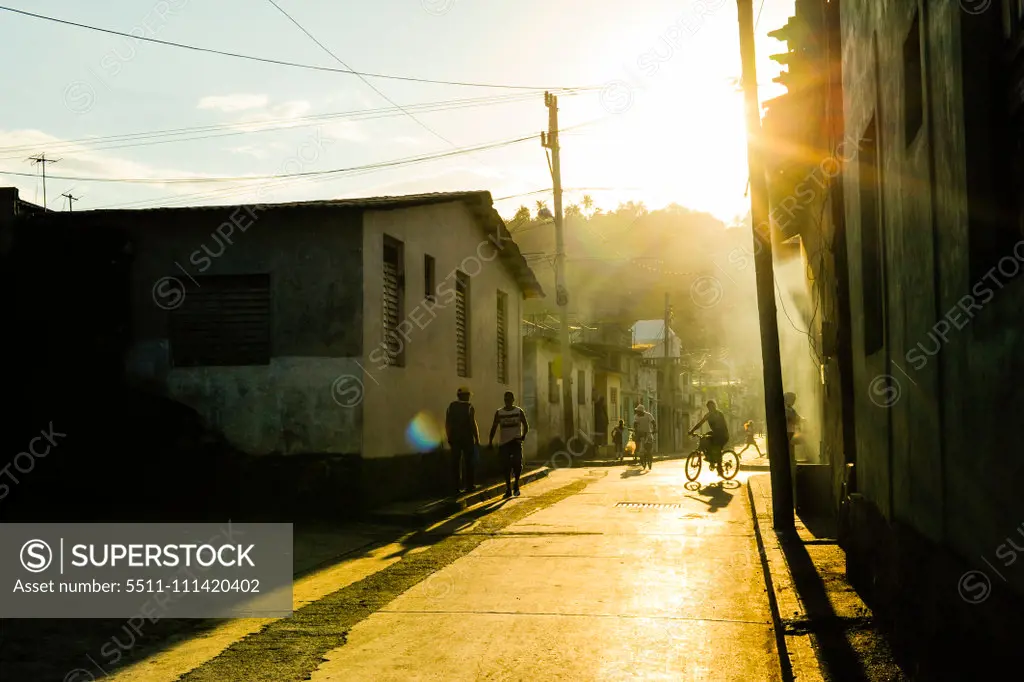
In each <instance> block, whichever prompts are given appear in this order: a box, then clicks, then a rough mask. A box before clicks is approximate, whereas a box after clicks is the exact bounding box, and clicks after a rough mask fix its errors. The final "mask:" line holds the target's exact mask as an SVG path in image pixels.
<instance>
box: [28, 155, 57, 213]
mask: <svg viewBox="0 0 1024 682" xmlns="http://www.w3.org/2000/svg"><path fill="white" fill-rule="evenodd" d="M26 160H27V161H31V162H32V163H33V165H34V164H37V163H38V164H39V166H40V167H41V168H42V169H43V210H44V211H48V210H49V209H48V208H47V207H46V164H48V163H57V162H58V161H60V159H48V158H46V154H40V155H39V156H30V157H29V158H28V159H26Z"/></svg>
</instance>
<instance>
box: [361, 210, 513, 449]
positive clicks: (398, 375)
mask: <svg viewBox="0 0 1024 682" xmlns="http://www.w3.org/2000/svg"><path fill="white" fill-rule="evenodd" d="M363 225H364V230H363V238H362V239H363V241H362V244H363V250H364V252H365V255H366V260H365V264H366V279H365V290H364V292H363V306H364V311H365V321H366V325H365V329H364V330H363V334H364V336H363V343H364V349H365V350H364V353H363V360H362V362H363V365H364V367H365V368H366V373H365V376H364V377H363V383H364V386H365V396H364V399H363V410H364V414H365V415H366V419H367V421H366V423H365V428H366V440H365V445H364V449H363V456H364V458H367V459H377V458H386V457H394V456H396V455H398V454H402V453H406V454H410V455H411V454H412V453H415V452H416V451H417V448H416V447H414V445H413V444H412V443H410V442H408V441H407V439H406V427H407V425H409V424H410V423H411V422H412V421H413V419H414V418H415V417H416V415H417V414H420V413H423V417H422V419H424V420H425V422H429V423H432V424H433V425H434V427H435V429H436V432H437V436H438V440H439V441H440V440H442V439H443V434H444V415H445V410H446V409H447V407H448V404H449V403H450V402H451V401H453V400H455V393H456V389H457V388H458V387H459V386H462V385H467V386H469V387H470V389H471V390H472V391H473V400H472V401H473V404H474V405H475V406H476V409H477V421H478V422H479V427H480V431H481V434H480V436H481V439H482V440H483V441H484V443H485V444H486V439H487V432H488V431H489V429H490V427H491V417H492V416H493V414H494V410H496V409H498V408H499V407H501V405H502V404H503V402H504V401H503V398H502V396H503V395H504V393H505V391H508V390H511V391H513V392H514V393H515V394H516V396H517V397H519V398H518V399H520V400H521V396H522V348H521V345H520V343H519V339H520V338H521V337H522V331H521V320H522V293H521V291H520V290H519V287H518V285H517V284H516V282H515V279H514V278H513V276H512V274H511V273H510V271H509V270H508V269H507V267H506V266H504V265H503V264H502V262H501V261H500V260H499V259H498V258H497V247H496V246H495V245H494V244H493V243H492V242H491V241H490V240H489V239H488V236H487V234H486V233H485V232H484V230H482V229H481V227H480V225H479V224H478V222H477V221H476V220H475V219H474V218H473V216H472V215H471V214H470V212H469V211H468V210H467V209H466V208H465V206H464V205H463V204H461V203H458V202H453V203H448V204H438V205H434V206H428V207H419V208H412V209H399V210H391V211H368V212H367V213H366V216H365V219H364V223H363ZM385 235H387V236H389V237H392V238H394V239H397V240H398V241H400V242H402V243H403V244H404V247H403V248H404V261H405V305H404V307H405V310H404V312H403V313H402V316H403V318H404V319H406V320H408V322H409V324H408V325H406V326H405V327H404V329H406V334H405V336H404V338H403V340H402V343H403V345H404V348H405V366H404V367H386V366H385V365H384V364H383V362H382V359H383V355H382V354H381V344H382V343H383V342H384V328H383V322H382V313H383V303H382V296H383V275H382V267H383V266H382V263H383V257H384V255H383V250H384V236H385ZM425 255H430V256H433V257H434V259H435V268H436V270H435V273H436V282H437V284H436V296H437V300H436V302H430V301H426V300H425V294H426V291H425V275H424V256H425ZM460 269H461V270H463V271H464V272H465V274H466V275H468V276H469V278H470V284H469V299H470V302H469V324H470V328H471V332H470V340H469V342H470V349H469V357H470V372H469V373H470V377H469V378H464V377H460V376H459V375H458V370H457V355H456V329H455V294H454V287H455V272H456V271H457V270H460ZM499 291H501V292H504V293H505V294H507V295H508V323H507V325H508V326H507V335H508V336H507V338H508V383H503V382H501V381H499V380H498V369H497V347H498V346H497V293H498V292H499Z"/></svg>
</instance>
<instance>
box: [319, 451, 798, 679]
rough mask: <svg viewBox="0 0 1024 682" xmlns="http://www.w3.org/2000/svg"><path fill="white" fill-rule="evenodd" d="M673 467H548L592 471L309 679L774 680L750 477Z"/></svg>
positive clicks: (373, 618) (387, 611)
mask: <svg viewBox="0 0 1024 682" xmlns="http://www.w3.org/2000/svg"><path fill="white" fill-rule="evenodd" d="M752 454H753V453H752ZM683 467H684V465H683V462H682V461H673V462H658V463H655V465H654V470H653V471H652V472H648V473H642V474H641V473H640V472H639V469H638V468H637V467H628V466H619V467H611V468H601V469H593V470H590V471H589V472H583V471H581V470H570V471H559V472H554V474H553V475H552V477H551V478H552V480H551V481H550V483H549V485H552V484H556V483H557V479H558V478H559V477H562V476H565V477H576V476H580V475H585V474H587V473H589V474H590V475H592V476H594V477H595V478H597V480H595V481H594V482H593V483H592V484H591V485H589V486H588V487H586V488H585V489H583V490H582V491H581V492H579V493H577V494H575V495H572V496H570V497H567V498H565V499H563V500H561V501H559V502H557V503H555V504H553V505H551V506H548V507H546V508H542V509H539V510H537V511H536V512H535V513H533V514H530V515H529V516H527V517H525V518H523V519H521V520H519V521H518V522H516V523H513V524H511V525H508V526H506V527H505V528H503V529H502V530H500V531H499V532H497V533H496V534H494V535H493V537H490V538H488V539H485V540H484V541H483V542H482V543H481V544H479V545H478V546H477V547H476V548H475V549H474V550H473V551H471V552H469V553H468V554H466V555H465V556H462V557H461V558H459V559H457V560H456V561H454V562H453V563H451V564H449V565H448V566H446V567H445V568H443V569H441V570H440V571H438V572H437V573H434V574H433V575H431V576H430V577H429V578H428V579H426V580H424V581H422V582H420V583H419V584H417V585H415V586H414V587H412V588H411V589H409V590H407V591H406V592H404V593H403V594H401V595H399V596H398V598H397V599H395V600H394V601H392V602H390V603H388V604H387V605H386V606H384V607H383V608H381V609H379V610H377V611H376V612H375V613H373V614H372V615H370V616H369V617H367V618H366V619H364V620H362V621H361V622H359V623H358V624H356V625H355V626H354V627H353V628H352V629H351V631H350V632H349V633H348V637H347V641H346V643H345V644H344V645H343V646H339V647H337V648H335V649H333V650H330V651H328V652H326V654H325V656H324V657H325V658H326V659H327V660H326V662H324V663H322V664H321V665H320V666H319V667H318V668H317V669H316V670H315V672H314V673H313V675H312V678H311V679H312V680H315V681H320V682H323V681H326V680H396V681H397V680H403V681H405V680H538V681H539V680H629V679H643V680H709V681H710V680H715V681H717V680H742V681H743V682H758V681H774V680H780V679H781V676H780V674H779V672H778V671H779V662H778V653H777V651H776V648H775V639H774V635H773V631H772V629H771V618H770V611H769V605H768V599H767V595H766V592H765V580H764V575H763V572H762V569H761V564H760V561H759V559H758V553H757V545H756V540H755V537H754V530H753V523H752V521H751V514H750V509H749V503H748V500H747V495H746V490H745V487H743V484H742V481H743V480H744V479H745V478H746V477H747V475H748V474H747V473H746V472H741V473H740V474H739V476H738V477H737V479H736V481H734V482H730V483H725V484H721V483H719V482H718V480H719V479H718V477H717V475H715V474H711V473H709V472H707V471H706V470H705V471H703V472H702V474H701V477H700V479H698V481H697V484H689V488H690V489H687V486H686V483H687V482H686V479H685V477H684V475H683ZM533 487H534V486H528V487H526V488H524V490H523V497H521V498H519V499H516V500H513V501H512V502H510V503H509V504H510V505H513V504H514V505H523V504H530V498H531V494H536V493H537V492H538V489H535V490H534V491H531V490H530V488H533ZM620 503H625V505H626V506H622V505H621V504H620ZM617 505H619V506H617ZM629 505H633V506H629ZM644 505H664V506H661V507H659V506H644ZM462 532H465V533H473V532H474V528H473V527H470V528H467V529H465V530H463V531H462Z"/></svg>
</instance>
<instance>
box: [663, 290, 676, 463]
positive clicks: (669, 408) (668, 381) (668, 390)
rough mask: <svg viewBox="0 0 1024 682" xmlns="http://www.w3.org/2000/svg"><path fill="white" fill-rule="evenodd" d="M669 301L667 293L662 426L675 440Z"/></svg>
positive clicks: (670, 308)
mask: <svg viewBox="0 0 1024 682" xmlns="http://www.w3.org/2000/svg"><path fill="white" fill-rule="evenodd" d="M668 301H669V294H668V292H665V339H664V343H663V344H662V350H663V351H664V355H665V378H664V384H663V385H664V386H665V402H664V405H665V411H664V412H663V415H662V417H663V419H664V421H665V423H664V424H662V427H663V428H667V429H668V431H667V433H668V434H669V439H671V440H675V425H674V424H673V417H674V416H675V410H674V409H673V408H674V407H675V401H674V398H675V391H674V390H673V386H672V368H671V365H670V363H671V360H670V359H669V358H670V356H669V344H670V343H672V337H671V336H670V329H669V326H668V324H669V320H670V318H671V317H672V307H671V306H670V305H669V302H668ZM669 439H666V442H665V443H663V446H664V447H666V448H668V447H670V446H669V443H670V442H671V440H669Z"/></svg>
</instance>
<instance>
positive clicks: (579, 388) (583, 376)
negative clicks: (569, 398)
mask: <svg viewBox="0 0 1024 682" xmlns="http://www.w3.org/2000/svg"><path fill="white" fill-rule="evenodd" d="M576 402H578V403H579V404H580V405H586V404H587V373H586V372H585V371H583V370H580V371H579V372H577V373H576Z"/></svg>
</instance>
